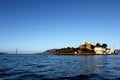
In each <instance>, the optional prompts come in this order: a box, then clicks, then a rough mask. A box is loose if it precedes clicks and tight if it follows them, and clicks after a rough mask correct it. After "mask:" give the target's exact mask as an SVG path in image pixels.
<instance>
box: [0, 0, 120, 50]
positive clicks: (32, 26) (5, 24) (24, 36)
mask: <svg viewBox="0 0 120 80" xmlns="http://www.w3.org/2000/svg"><path fill="white" fill-rule="evenodd" d="M119 4H120V0H0V51H12V50H15V49H16V48H18V49H19V50H23V51H24V50H25V51H40V52H41V51H44V50H47V49H52V48H62V47H68V46H69V47H78V46H79V45H80V44H81V43H82V42H83V41H84V40H86V41H88V42H99V43H107V44H108V47H113V46H114V47H115V48H117V49H118V48H120V37H119V31H120V5H119Z"/></svg>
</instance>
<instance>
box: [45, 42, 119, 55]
mask: <svg viewBox="0 0 120 80" xmlns="http://www.w3.org/2000/svg"><path fill="white" fill-rule="evenodd" d="M51 52H52V53H53V54H60V55H61V54H65V55H96V54H97V55H101V54H117V51H116V50H115V49H113V48H107V44H105V43H103V44H100V43H96V42H86V41H84V42H83V43H82V44H81V45H80V46H78V47H77V48H74V47H67V48H60V49H51V50H47V51H45V52H44V53H51Z"/></svg>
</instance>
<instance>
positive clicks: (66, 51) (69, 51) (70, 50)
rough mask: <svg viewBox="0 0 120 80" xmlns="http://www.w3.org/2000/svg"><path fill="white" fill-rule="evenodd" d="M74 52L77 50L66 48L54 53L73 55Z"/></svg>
mask: <svg viewBox="0 0 120 80" xmlns="http://www.w3.org/2000/svg"><path fill="white" fill-rule="evenodd" d="M76 51H78V48H73V47H67V48H61V49H57V50H56V51H55V54H73V53H75V52H76Z"/></svg>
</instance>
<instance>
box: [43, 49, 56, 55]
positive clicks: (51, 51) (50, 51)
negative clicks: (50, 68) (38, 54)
mask: <svg viewBox="0 0 120 80" xmlns="http://www.w3.org/2000/svg"><path fill="white" fill-rule="evenodd" d="M56 50H57V49H49V50H46V51H44V52H43V53H44V54H54V53H55V51H56Z"/></svg>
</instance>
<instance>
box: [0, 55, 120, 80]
mask: <svg viewBox="0 0 120 80" xmlns="http://www.w3.org/2000/svg"><path fill="white" fill-rule="evenodd" d="M58 79H59V80H107V79H111V80H120V55H91V56H90V55H87V56H85V55H47V54H19V55H15V54H6V55H0V80H58Z"/></svg>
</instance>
